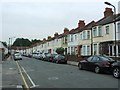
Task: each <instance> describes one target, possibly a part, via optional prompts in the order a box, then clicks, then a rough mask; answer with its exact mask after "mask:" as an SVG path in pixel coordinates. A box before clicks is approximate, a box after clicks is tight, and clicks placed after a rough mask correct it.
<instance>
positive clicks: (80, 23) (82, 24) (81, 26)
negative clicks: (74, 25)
mask: <svg viewBox="0 0 120 90" xmlns="http://www.w3.org/2000/svg"><path fill="white" fill-rule="evenodd" d="M84 26H85V22H84V20H79V23H78V28H83V27H84Z"/></svg>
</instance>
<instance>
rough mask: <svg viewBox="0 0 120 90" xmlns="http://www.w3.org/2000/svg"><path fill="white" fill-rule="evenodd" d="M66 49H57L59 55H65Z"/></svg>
mask: <svg viewBox="0 0 120 90" xmlns="http://www.w3.org/2000/svg"><path fill="white" fill-rule="evenodd" d="M64 51H65V50H64V48H63V47H60V48H57V49H56V52H57V53H58V54H63V53H64Z"/></svg>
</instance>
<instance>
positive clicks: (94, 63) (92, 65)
mask: <svg viewBox="0 0 120 90" xmlns="http://www.w3.org/2000/svg"><path fill="white" fill-rule="evenodd" d="M98 61H99V57H98V56H94V57H93V58H92V60H91V61H90V62H89V69H90V70H94V69H95V65H96V63H98Z"/></svg>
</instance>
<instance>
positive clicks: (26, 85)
mask: <svg viewBox="0 0 120 90" xmlns="http://www.w3.org/2000/svg"><path fill="white" fill-rule="evenodd" d="M16 64H17V66H18V69H19V72H20V75H21V77H22V80H23V82H24V84H25V87H26V89H27V90H30V89H29V87H28V84H27V82H26V80H25V78H24V76H23V74H22V71H21V68H20V65H19V64H18V62H17V61H16Z"/></svg>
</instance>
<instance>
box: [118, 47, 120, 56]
mask: <svg viewBox="0 0 120 90" xmlns="http://www.w3.org/2000/svg"><path fill="white" fill-rule="evenodd" d="M118 55H119V56H120V45H118Z"/></svg>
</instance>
